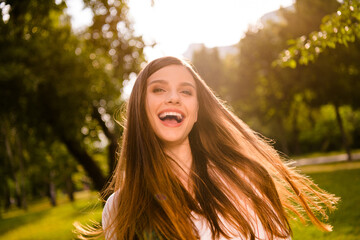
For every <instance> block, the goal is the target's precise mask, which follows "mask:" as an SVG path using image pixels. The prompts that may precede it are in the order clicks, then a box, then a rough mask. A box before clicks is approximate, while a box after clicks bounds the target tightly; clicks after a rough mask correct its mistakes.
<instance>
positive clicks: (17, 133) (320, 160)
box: [0, 0, 360, 240]
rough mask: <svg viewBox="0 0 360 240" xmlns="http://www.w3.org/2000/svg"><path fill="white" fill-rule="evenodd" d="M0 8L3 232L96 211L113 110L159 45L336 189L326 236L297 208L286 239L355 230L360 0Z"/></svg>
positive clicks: (359, 218)
mask: <svg viewBox="0 0 360 240" xmlns="http://www.w3.org/2000/svg"><path fill="white" fill-rule="evenodd" d="M0 13H1V16H0V106H1V107H0V123H1V124H0V167H1V168H0V181H1V183H2V184H1V186H0V239H72V238H74V237H75V236H74V235H73V233H72V231H73V230H74V227H73V223H74V222H75V221H78V222H80V223H82V224H92V222H91V220H95V221H100V219H101V211H102V202H101V201H100V200H99V194H98V193H99V192H100V191H101V189H102V188H103V187H104V185H105V184H106V182H107V181H108V179H109V176H110V175H111V172H112V170H113V169H114V166H115V162H116V158H117V150H118V143H119V141H120V137H121V133H122V127H121V126H120V125H119V124H118V121H121V114H120V109H121V108H122V106H123V104H124V103H125V101H126V99H127V98H128V97H129V94H130V92H131V87H132V85H133V83H134V81H135V79H136V75H137V73H138V72H139V71H140V70H141V68H142V67H144V66H145V65H146V63H147V62H148V61H151V60H153V59H155V58H157V57H161V56H166V55H174V56H182V57H185V58H187V59H190V60H191V61H192V62H193V63H194V65H195V66H196V68H197V69H198V71H199V72H200V74H201V75H202V76H203V78H204V79H205V81H206V82H207V83H208V85H209V86H210V87H211V88H212V89H213V90H214V91H215V92H216V94H217V95H219V96H220V97H221V98H222V99H224V100H226V101H227V103H228V105H229V107H230V108H231V109H232V110H233V111H234V112H235V113H236V114H237V115H238V116H239V117H240V118H241V119H243V120H244V121H245V122H246V123H247V124H248V125H250V127H251V128H253V129H254V130H256V131H258V132H260V133H262V134H263V135H265V136H266V137H268V138H270V139H273V140H274V147H275V148H276V149H277V150H279V151H280V152H282V153H284V154H285V155H286V156H288V158H289V159H293V160H294V162H293V163H292V164H293V165H294V166H297V168H298V169H299V171H302V172H303V173H304V174H306V175H308V176H310V177H311V178H312V179H314V180H315V182H316V183H317V184H319V185H320V187H323V188H325V189H326V190H328V191H329V192H331V193H335V194H336V195H338V196H340V197H341V198H342V201H341V203H340V205H339V209H338V210H337V211H335V212H334V213H331V214H330V220H329V222H330V223H331V224H332V225H333V226H334V231H333V232H332V233H324V232H321V231H319V230H317V229H316V228H315V227H313V226H311V225H303V224H302V223H301V222H300V221H299V220H296V219H294V220H292V221H291V225H292V227H293V230H294V237H293V239H339V240H340V239H346V240H348V239H350V240H351V239H354V240H355V239H360V206H359V202H360V161H358V160H359V159H360V44H359V37H360V30H359V29H360V26H359V22H360V2H359V0H343V1H340V0H338V1H337V0H296V1H294V0H283V1H281V0H278V1H265V0H263V1H261V0H256V1H244V0H224V1H220V0H211V1H205V0H193V1H190V0H183V1H180V0H167V1H165V0H133V1H126V0H121V1H120V0H67V1H63V0H55V1H49V0H27V1H19V0H18V1H16V0H1V1H0ZM286 161H287V160H286Z"/></svg>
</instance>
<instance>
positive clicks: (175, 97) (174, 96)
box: [166, 91, 180, 104]
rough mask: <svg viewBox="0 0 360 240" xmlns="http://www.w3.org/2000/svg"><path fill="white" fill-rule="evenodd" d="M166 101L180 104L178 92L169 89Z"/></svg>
mask: <svg viewBox="0 0 360 240" xmlns="http://www.w3.org/2000/svg"><path fill="white" fill-rule="evenodd" d="M166 102H167V103H172V104H180V96H179V94H178V93H177V92H176V91H170V92H169V95H168V98H167V100H166Z"/></svg>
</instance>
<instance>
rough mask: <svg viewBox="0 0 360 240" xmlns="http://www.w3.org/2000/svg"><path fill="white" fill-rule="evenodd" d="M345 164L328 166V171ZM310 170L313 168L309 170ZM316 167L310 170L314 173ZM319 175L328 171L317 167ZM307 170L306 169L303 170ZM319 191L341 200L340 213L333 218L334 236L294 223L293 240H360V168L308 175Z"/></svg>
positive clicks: (331, 217) (331, 218)
mask: <svg viewBox="0 0 360 240" xmlns="http://www.w3.org/2000/svg"><path fill="white" fill-rule="evenodd" d="M346 164H348V163H343V164H339V163H336V164H329V165H328V168H327V169H330V168H333V167H334V166H338V167H339V168H340V169H341V168H343V166H344V165H346ZM309 167H310V166H309ZM315 167H316V166H313V168H312V169H311V170H312V171H314V168H315ZM317 167H318V168H319V171H321V169H322V168H324V167H325V168H326V165H325V166H322V165H317ZM305 169H306V167H304V170H305ZM308 175H309V176H310V177H311V178H312V179H313V180H314V181H315V182H316V183H317V184H318V185H319V186H320V187H322V188H324V189H326V190H327V191H328V192H331V193H334V194H336V195H337V196H339V197H341V202H340V204H339V206H338V209H337V210H336V211H335V212H334V213H332V214H331V215H330V221H329V222H330V223H331V224H332V225H333V227H334V228H333V232H330V233H325V232H322V231H319V230H318V229H316V228H315V227H314V226H304V225H302V224H301V223H299V222H295V221H293V222H292V226H293V231H294V238H293V239H294V240H300V239H301V240H310V239H311V240H312V239H316V240H320V239H324V240H325V239H326V240H359V239H360V168H359V167H358V166H357V167H356V168H355V169H348V170H337V171H336V170H335V169H333V171H327V172H317V173H309V174H308Z"/></svg>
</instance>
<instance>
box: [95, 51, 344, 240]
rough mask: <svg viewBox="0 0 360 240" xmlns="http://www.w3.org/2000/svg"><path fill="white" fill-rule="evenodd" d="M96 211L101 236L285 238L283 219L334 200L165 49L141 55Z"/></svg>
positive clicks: (321, 209) (310, 214)
mask: <svg viewBox="0 0 360 240" xmlns="http://www.w3.org/2000/svg"><path fill="white" fill-rule="evenodd" d="M124 127H125V130H124V134H123V139H122V148H121V154H120V158H119V161H118V165H117V168H116V170H115V172H114V175H113V178H112V181H111V183H110V185H109V187H108V189H107V191H111V192H112V193H113V194H112V195H111V196H110V198H109V199H108V200H107V202H106V205H105V207H104V211H103V219H102V225H103V231H104V233H105V238H106V239H186V240H190V239H202V240H203V239H205V240H207V239H290V236H291V229H290V225H289V222H288V219H289V217H291V216H295V215H297V216H299V217H300V218H301V219H302V220H304V219H306V218H309V219H310V220H311V221H312V222H313V223H314V224H316V225H317V226H319V227H320V228H322V229H324V230H327V231H331V227H330V226H328V225H326V224H324V223H323V222H321V221H320V220H319V219H318V218H317V217H316V216H315V214H317V216H319V215H321V216H322V217H325V218H326V217H327V216H326V209H327V208H329V209H334V208H335V204H336V202H337V198H336V197H334V196H333V195H331V194H328V193H326V192H325V191H323V190H321V189H320V188H318V187H317V186H316V185H315V184H314V183H313V182H312V181H311V180H309V179H308V178H306V177H304V176H302V175H300V174H299V173H297V172H296V171H295V170H294V169H291V168H290V167H288V166H286V165H285V164H284V163H283V162H282V160H281V158H280V156H279V154H278V153H277V152H276V151H275V150H274V149H273V148H272V147H271V146H270V145H269V144H268V143H267V142H266V141H265V140H264V139H263V138H262V137H261V136H260V135H259V134H257V133H255V132H254V131H252V130H251V129H250V128H249V127H248V126H247V125H246V124H245V123H244V122H242V121H241V120H240V119H239V118H238V117H236V116H235V115H234V114H233V113H232V112H231V111H229V110H228V109H227V108H226V106H225V105H224V104H223V103H222V102H221V101H220V100H219V99H218V98H217V97H216V96H215V95H214V93H213V92H212V91H211V90H210V89H209V87H208V86H207V85H206V83H205V82H204V81H203V80H202V79H201V77H200V76H199V75H198V73H197V72H196V71H195V70H194V68H193V67H192V66H191V65H190V64H188V63H187V62H185V61H182V60H180V59H178V58H174V57H163V58H159V59H157V60H154V61H152V62H150V63H149V64H148V65H147V66H146V67H145V68H144V69H143V70H142V71H141V73H140V74H139V76H138V78H137V80H136V82H135V85H134V88H133V90H132V93H131V96H130V99H129V102H128V105H127V119H126V122H125V124H124Z"/></svg>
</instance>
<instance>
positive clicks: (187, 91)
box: [181, 90, 193, 96]
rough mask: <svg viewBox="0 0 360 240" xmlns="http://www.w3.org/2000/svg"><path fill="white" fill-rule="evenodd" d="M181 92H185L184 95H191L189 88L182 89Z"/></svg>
mask: <svg viewBox="0 0 360 240" xmlns="http://www.w3.org/2000/svg"><path fill="white" fill-rule="evenodd" d="M181 93H183V94H185V95H189V96H192V95H193V94H192V91H190V90H182V91H181Z"/></svg>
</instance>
